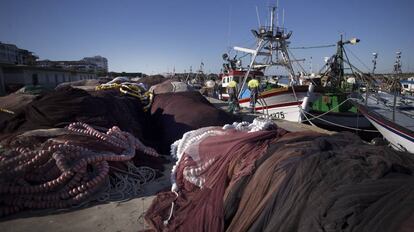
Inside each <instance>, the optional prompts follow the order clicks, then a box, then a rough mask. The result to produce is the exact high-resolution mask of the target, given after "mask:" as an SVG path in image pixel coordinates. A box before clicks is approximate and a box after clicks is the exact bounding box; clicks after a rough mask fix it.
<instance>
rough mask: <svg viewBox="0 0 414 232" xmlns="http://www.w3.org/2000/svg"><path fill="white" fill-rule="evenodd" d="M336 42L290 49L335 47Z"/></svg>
mask: <svg viewBox="0 0 414 232" xmlns="http://www.w3.org/2000/svg"><path fill="white" fill-rule="evenodd" d="M335 46H336V45H335V44H330V45H320V46H310V47H291V48H289V49H313V48H330V47H335Z"/></svg>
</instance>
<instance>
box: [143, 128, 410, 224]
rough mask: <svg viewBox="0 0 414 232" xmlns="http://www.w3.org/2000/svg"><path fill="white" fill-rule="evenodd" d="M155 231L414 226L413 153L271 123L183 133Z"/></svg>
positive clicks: (154, 211)
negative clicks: (292, 129) (281, 126)
mask: <svg viewBox="0 0 414 232" xmlns="http://www.w3.org/2000/svg"><path fill="white" fill-rule="evenodd" d="M171 152H172V154H173V156H175V157H176V158H177V160H178V161H177V164H176V166H175V167H174V168H173V172H172V181H173V187H172V191H169V192H163V193H159V194H158V195H157V197H156V199H154V201H153V203H152V205H151V207H150V209H149V210H148V211H147V214H146V220H147V222H148V223H149V224H150V225H151V228H152V230H155V231H412V230H413V229H414V225H413V219H414V174H413V172H414V158H413V157H412V155H411V154H408V153H400V152H396V151H394V150H391V149H390V148H388V147H375V146H371V145H366V144H364V143H363V142H362V141H361V140H360V139H359V138H358V137H357V136H355V135H353V134H350V133H345V132H344V133H337V134H335V135H323V134H318V133H315V132H291V133H287V132H286V131H284V130H282V129H280V128H277V127H276V126H275V125H272V124H271V123H270V122H267V123H266V122H264V121H262V122H254V123H253V124H248V123H235V124H233V125H226V126H224V127H223V128H219V127H208V128H202V129H199V130H195V131H191V132H188V133H186V134H185V135H184V136H183V138H182V139H181V140H179V141H177V142H175V143H174V144H173V146H172V149H171Z"/></svg>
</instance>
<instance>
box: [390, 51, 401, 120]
mask: <svg viewBox="0 0 414 232" xmlns="http://www.w3.org/2000/svg"><path fill="white" fill-rule="evenodd" d="M396 54H397V57H396V61H395V63H394V73H395V78H394V81H393V83H392V85H391V88H392V90H393V91H392V92H393V94H394V107H393V110H392V121H394V122H395V110H396V108H397V91H398V89H399V86H398V85H399V78H398V75H400V74H401V73H402V71H401V52H400V51H398V52H396Z"/></svg>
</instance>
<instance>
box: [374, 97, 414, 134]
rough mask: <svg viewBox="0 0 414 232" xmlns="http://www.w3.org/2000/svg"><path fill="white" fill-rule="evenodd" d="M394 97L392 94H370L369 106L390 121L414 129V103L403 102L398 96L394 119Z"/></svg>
mask: <svg viewBox="0 0 414 232" xmlns="http://www.w3.org/2000/svg"><path fill="white" fill-rule="evenodd" d="M392 105H393V99H392V98H391V97H390V96H385V97H384V96H381V95H380V96H376V97H374V96H369V98H368V102H367V106H368V107H369V109H371V110H373V111H374V112H375V113H377V114H379V115H381V116H383V117H384V118H386V119H388V120H389V121H395V123H397V124H398V125H400V126H402V127H405V128H407V129H409V130H412V131H414V105H413V103H408V104H407V103H403V102H401V99H400V98H397V110H396V111H395V120H393V106H392Z"/></svg>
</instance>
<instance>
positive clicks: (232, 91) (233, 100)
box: [227, 80, 240, 113]
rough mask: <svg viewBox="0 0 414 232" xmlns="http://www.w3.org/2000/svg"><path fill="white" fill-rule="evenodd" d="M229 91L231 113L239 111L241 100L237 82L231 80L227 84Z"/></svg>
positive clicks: (229, 109)
mask: <svg viewBox="0 0 414 232" xmlns="http://www.w3.org/2000/svg"><path fill="white" fill-rule="evenodd" d="M227 93H228V94H229V107H228V111H229V112H230V113H233V112H235V113H236V112H238V111H239V110H240V107H239V101H238V100H237V82H236V81H233V80H232V81H230V82H229V84H228V85H227Z"/></svg>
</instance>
